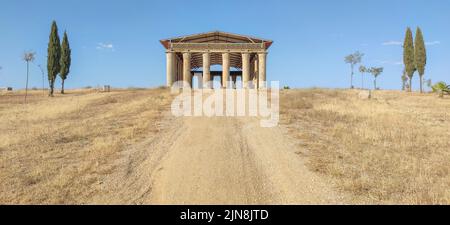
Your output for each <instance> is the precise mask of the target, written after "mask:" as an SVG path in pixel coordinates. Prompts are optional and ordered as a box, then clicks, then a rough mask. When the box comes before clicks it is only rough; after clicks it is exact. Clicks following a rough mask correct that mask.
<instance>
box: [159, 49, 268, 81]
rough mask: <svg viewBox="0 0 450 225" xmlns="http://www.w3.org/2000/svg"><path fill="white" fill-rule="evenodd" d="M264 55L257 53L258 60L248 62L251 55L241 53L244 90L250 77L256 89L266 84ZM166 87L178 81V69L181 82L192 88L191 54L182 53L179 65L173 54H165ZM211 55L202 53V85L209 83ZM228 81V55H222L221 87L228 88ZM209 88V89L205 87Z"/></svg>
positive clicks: (226, 53)
mask: <svg viewBox="0 0 450 225" xmlns="http://www.w3.org/2000/svg"><path fill="white" fill-rule="evenodd" d="M266 55H267V53H258V58H257V59H255V60H253V61H250V60H251V59H250V56H251V53H242V81H243V86H244V88H248V87H249V86H248V83H249V81H250V77H254V78H256V79H254V81H256V85H257V88H264V87H265V86H264V85H265V82H266ZM166 56H167V69H166V71H167V86H168V87H171V86H172V84H173V83H174V82H175V81H176V80H178V79H179V78H178V77H177V76H178V74H179V72H180V69H181V70H182V75H183V80H184V81H185V82H186V83H187V84H188V85H189V87H192V74H191V53H189V52H184V53H183V63H182V68H180V67H181V65H180V64H179V63H177V62H178V60H177V59H176V53H175V52H167V53H166ZM210 68H211V55H210V53H208V52H205V53H203V83H204V84H209V81H211V70H210ZM229 79H230V53H228V52H225V53H222V87H224V88H228V87H227V85H228V80H229ZM205 88H211V87H205Z"/></svg>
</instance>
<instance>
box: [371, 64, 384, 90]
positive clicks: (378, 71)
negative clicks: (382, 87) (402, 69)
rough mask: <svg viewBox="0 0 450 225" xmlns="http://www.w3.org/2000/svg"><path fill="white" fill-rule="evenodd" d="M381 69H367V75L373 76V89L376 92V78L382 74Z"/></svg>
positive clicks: (382, 69)
mask: <svg viewBox="0 0 450 225" xmlns="http://www.w3.org/2000/svg"><path fill="white" fill-rule="evenodd" d="M383 71H384V68H383V67H372V68H370V69H369V73H371V74H372V75H373V89H374V90H377V77H378V76H379V75H380V74H381V73H383Z"/></svg>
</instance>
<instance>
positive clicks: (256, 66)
mask: <svg viewBox="0 0 450 225" xmlns="http://www.w3.org/2000/svg"><path fill="white" fill-rule="evenodd" d="M258 62H259V60H258V56H255V65H254V66H255V79H254V80H255V84H254V85H255V87H256V88H257V89H258V88H259V63H258Z"/></svg>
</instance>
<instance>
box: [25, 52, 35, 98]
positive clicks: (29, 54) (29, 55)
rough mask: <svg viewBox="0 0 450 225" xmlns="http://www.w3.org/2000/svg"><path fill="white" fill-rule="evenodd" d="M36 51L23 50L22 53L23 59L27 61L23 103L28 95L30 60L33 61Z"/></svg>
mask: <svg viewBox="0 0 450 225" xmlns="http://www.w3.org/2000/svg"><path fill="white" fill-rule="evenodd" d="M35 56H36V53H35V52H31V51H29V52H25V53H23V60H24V61H25V62H27V84H26V86H25V103H26V102H27V96H28V77H29V73H30V62H33V61H34V59H35Z"/></svg>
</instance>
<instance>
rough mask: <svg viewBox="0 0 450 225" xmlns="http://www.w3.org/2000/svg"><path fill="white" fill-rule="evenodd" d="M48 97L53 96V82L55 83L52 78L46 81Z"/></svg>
mask: <svg viewBox="0 0 450 225" xmlns="http://www.w3.org/2000/svg"><path fill="white" fill-rule="evenodd" d="M48 82H49V84H48V97H53V84H54V83H55V82H54V81H53V80H49V81H48Z"/></svg>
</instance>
